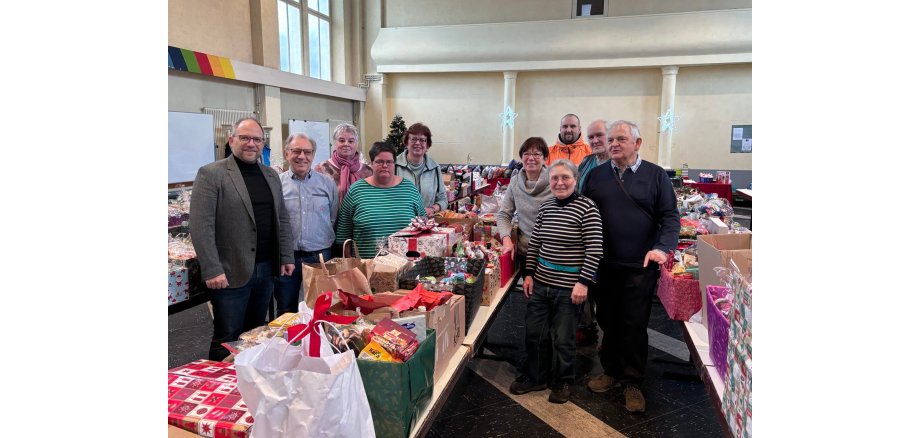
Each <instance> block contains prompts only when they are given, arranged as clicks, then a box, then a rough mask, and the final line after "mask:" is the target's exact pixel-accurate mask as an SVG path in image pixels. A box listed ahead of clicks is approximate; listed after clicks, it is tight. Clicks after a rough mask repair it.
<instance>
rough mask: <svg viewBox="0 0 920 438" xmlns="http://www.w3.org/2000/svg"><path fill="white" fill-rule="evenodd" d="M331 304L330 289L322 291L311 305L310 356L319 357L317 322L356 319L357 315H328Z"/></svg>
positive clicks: (348, 322)
mask: <svg viewBox="0 0 920 438" xmlns="http://www.w3.org/2000/svg"><path fill="white" fill-rule="evenodd" d="M331 305H332V291H329V292H324V293H323V294H322V295H320V296H319V297H317V298H316V303H315V304H314V305H313V319H311V320H310V322H309V323H308V325H309V326H310V350H309V351H308V354H309V355H310V356H311V357H319V341H320V339H319V336H320V335H319V325H320V324H319V322H320V321H329V322H333V323H336V324H351V323H353V322H355V320H356V319H358V317H357V316H341V315H329V314H328V312H327V311H328V310H329V306H331Z"/></svg>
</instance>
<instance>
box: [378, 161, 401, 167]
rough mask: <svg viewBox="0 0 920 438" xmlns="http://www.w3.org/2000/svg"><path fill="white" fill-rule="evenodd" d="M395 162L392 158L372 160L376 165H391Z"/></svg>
mask: <svg viewBox="0 0 920 438" xmlns="http://www.w3.org/2000/svg"><path fill="white" fill-rule="evenodd" d="M395 163H396V162H395V161H393V160H375V161H374V164H376V165H378V166H392V165H393V164H395Z"/></svg>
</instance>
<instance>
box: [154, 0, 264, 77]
mask: <svg viewBox="0 0 920 438" xmlns="http://www.w3.org/2000/svg"><path fill="white" fill-rule="evenodd" d="M276 21H277V19H276ZM275 34H276V37H275V39H276V40H277V30H276V31H275ZM169 45H171V46H175V47H180V48H183V49H189V50H195V51H198V52H205V53H208V54H211V55H218V56H225V57H227V58H230V59H236V60H239V61H245V62H250V63H251V62H253V56H252V33H251V23H250V15H249V0H169ZM275 47H276V48H277V43H276V44H275Z"/></svg>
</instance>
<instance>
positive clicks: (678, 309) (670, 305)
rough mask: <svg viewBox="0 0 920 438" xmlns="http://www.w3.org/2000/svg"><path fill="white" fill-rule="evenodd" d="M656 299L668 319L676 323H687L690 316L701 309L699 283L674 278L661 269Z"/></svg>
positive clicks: (667, 271) (668, 271)
mask: <svg viewBox="0 0 920 438" xmlns="http://www.w3.org/2000/svg"><path fill="white" fill-rule="evenodd" d="M658 298H660V299H661V304H662V305H663V306H664V310H665V311H666V312H667V313H668V317H669V318H671V319H673V320H677V321H689V320H690V316H692V315H693V314H694V313H696V312H699V311H700V308H702V307H703V301H702V299H701V297H700V282H699V281H697V280H694V279H690V278H675V277H674V274H672V273H671V271H670V270H668V269H662V270H661V277H659V278H658Z"/></svg>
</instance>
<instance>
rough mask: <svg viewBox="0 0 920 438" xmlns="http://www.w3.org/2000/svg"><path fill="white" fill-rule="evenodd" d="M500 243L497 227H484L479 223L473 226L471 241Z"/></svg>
mask: <svg viewBox="0 0 920 438" xmlns="http://www.w3.org/2000/svg"><path fill="white" fill-rule="evenodd" d="M493 238H494V239H495V240H497V241H499V242H501V241H502V237H501V234H499V232H498V225H485V224H484V223H482V222H480V223H477V224H474V225H473V241H474V242H488V241H490V240H492V239H493Z"/></svg>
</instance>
